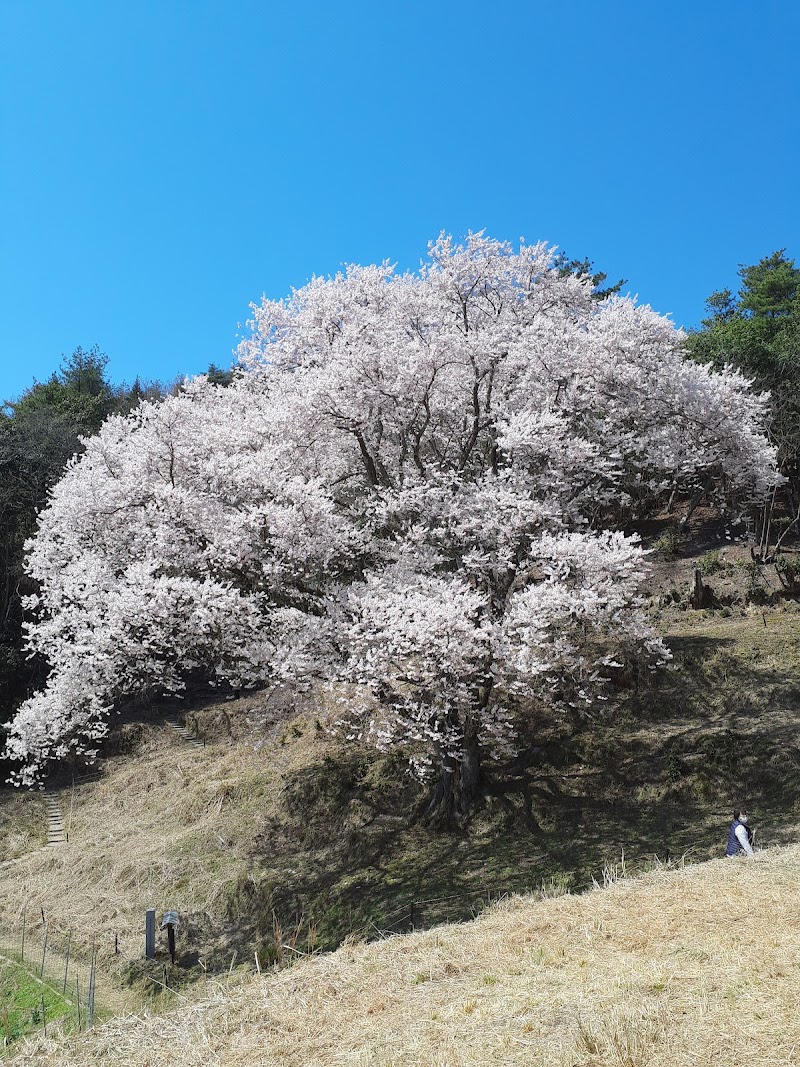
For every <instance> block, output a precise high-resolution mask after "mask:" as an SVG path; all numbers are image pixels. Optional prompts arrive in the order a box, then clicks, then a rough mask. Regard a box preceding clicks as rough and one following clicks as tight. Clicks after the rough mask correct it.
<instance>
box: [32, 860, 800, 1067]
mask: <svg viewBox="0 0 800 1067" xmlns="http://www.w3.org/2000/svg"><path fill="white" fill-rule="evenodd" d="M798 886H800V847H798V846H791V847H789V848H786V849H773V850H768V851H766V852H763V853H761V854H760V855H759V856H757V858H756V859H755V860H754V861H748V860H735V861H727V860H716V861H714V862H710V863H703V864H697V865H693V866H687V867H685V868H679V869H673V870H661V871H653V872H651V873H649V874H647V875H644V876H642V877H640V878H639V879H636V880H627V881H626V880H623V881H617V882H613V883H612V884H611V885H610V886H608V887H607V888H604V889H601V888H598V889H596V890H594V891H590V892H588V893H585V894H583V895H580V896H571V895H567V896H562V897H560V898H556V899H550V900H534V899H531V898H519V897H518V898H512V899H510V900H506V901H503V902H501V903H500V904H498V905H495V906H494V907H493V908H491V909H490V910H488V911H487V912H485V913H484V914H483V915H482V916H481V917H480V918H478V919H477V920H476V921H474V922H471V923H467V924H456V925H450V926H444V927H438V928H436V929H433V930H430V931H427V932H425V933H417V934H412V935H405V936H398V937H393V938H391V939H389V940H387V941H382V942H378V943H373V944H348V945H345V946H343V947H342V948H340V949H339V950H338V951H337V952H335V953H332V954H324V955H322V956H318V957H315V958H311V959H308V960H305V961H301V962H300V963H298V964H297V965H296V966H295V967H292V968H290V969H289V970H286V971H278V972H273V973H271V974H269V975H267V976H262V977H260V978H258V977H249V978H247V979H243V980H241V981H239V982H236V981H234V982H226V981H225V980H224V979H222V980H220V979H216V980H211V979H210V980H207V981H206V983H204V984H203V986H202V987H198V988H196V990H195V991H194V994H193V995H192V996H191V997H190V998H188V999H187V1000H186V1001H184V1002H183V1003H181V1005H180V1007H179V1008H178V1009H177V1010H174V1011H170V1012H168V1013H167V1014H165V1015H159V1016H150V1017H145V1018H144V1019H131V1018H129V1019H125V1020H114V1021H112V1022H110V1023H108V1024H106V1025H104V1026H102V1027H99V1028H97V1029H96V1030H95V1031H92V1032H90V1033H89V1034H84V1035H82V1037H81V1038H78V1039H71V1040H70V1039H67V1040H62V1041H58V1042H54V1041H46V1040H43V1039H41V1038H40V1039H38V1040H34V1041H32V1042H28V1043H26V1044H25V1045H24V1046H22V1047H20V1048H19V1049H18V1052H17V1054H16V1055H15V1056H14V1057H13V1059H12V1060H11V1063H12V1064H14V1065H15V1067H24V1065H31V1067H32V1065H34V1064H35V1065H36V1067H72V1065H75V1067H77V1065H80V1067H93V1065H100V1064H102V1065H103V1067H155V1065H156V1064H157V1065H158V1067H170V1065H174V1067H195V1065H196V1067H200V1065H201V1064H202V1065H203V1067H270V1065H273V1064H274V1065H276V1067H277V1065H279V1064H280V1065H281V1067H332V1065H335V1064H339V1065H346V1064H349V1065H353V1067H355V1065H361V1067H367V1065H369V1067H406V1065H407V1067H412V1065H414V1067H434V1065H437V1067H438V1065H447V1067H501V1065H502V1067H514V1065H517V1064H519V1065H522V1064H525V1065H526V1067H545V1065H546V1067H690V1065H691V1067H711V1065H714V1067H733V1065H737V1064H738V1065H743V1067H744V1065H747V1067H775V1065H776V1064H789V1063H796V1062H797V1050H798V1048H800V1018H799V1017H798V1014H797V1003H798V1000H800V949H798V944H799V943H800V942H799V941H798V934H800V917H798V911H797V892H798Z"/></svg>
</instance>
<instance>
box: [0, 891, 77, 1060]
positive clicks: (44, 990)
mask: <svg viewBox="0 0 800 1067" xmlns="http://www.w3.org/2000/svg"><path fill="white" fill-rule="evenodd" d="M0 956H2V957H4V959H5V960H6V961H7V962H8V964H11V965H14V964H18V965H20V966H21V967H22V968H24V971H25V972H27V974H28V975H29V976H30V977H31V978H32V979H33V980H34V982H35V983H38V986H40V987H41V989H40V993H41V995H38V994H32V992H31V990H30V989H29V990H28V991H27V993H26V994H25V996H24V997H20V998H19V1003H18V1004H13V1003H12V1004H11V1005H9V1004H4V1006H3V1008H2V1009H0V1024H2V1026H3V1027H4V1029H5V1030H6V1031H7V1032H6V1034H5V1039H6V1040H7V1039H8V1038H10V1037H11V1033H10V1028H11V1024H10V1021H9V1020H10V1016H11V1011H12V1010H13V1012H14V1030H15V1031H16V1032H18V1033H23V1032H28V1031H31V1030H35V1029H39V1028H40V1027H42V1028H44V1029H45V1031H46V1030H47V1027H48V1025H55V1024H56V1023H57V1024H58V1026H59V1028H60V1029H62V1030H65V1031H79V1030H86V1029H89V1028H90V1027H91V1026H93V1025H94V1021H95V1001H96V995H97V988H98V968H97V952H96V949H95V947H94V946H93V945H91V944H86V943H85V942H83V941H81V940H80V939H79V938H77V937H75V936H73V933H72V931H71V930H63V929H59V928H58V927H57V926H54V925H52V924H51V923H49V922H48V920H47V918H46V916H45V914H44V912H43V911H42V910H41V909H39V910H38V911H36V912H33V911H29V910H28V909H26V910H25V911H23V913H22V915H21V916H20V919H19V922H18V925H17V926H16V927H15V928H13V929H8V928H5V929H4V928H0ZM7 996H8V994H7ZM9 1000H11V1001H13V998H12V997H9Z"/></svg>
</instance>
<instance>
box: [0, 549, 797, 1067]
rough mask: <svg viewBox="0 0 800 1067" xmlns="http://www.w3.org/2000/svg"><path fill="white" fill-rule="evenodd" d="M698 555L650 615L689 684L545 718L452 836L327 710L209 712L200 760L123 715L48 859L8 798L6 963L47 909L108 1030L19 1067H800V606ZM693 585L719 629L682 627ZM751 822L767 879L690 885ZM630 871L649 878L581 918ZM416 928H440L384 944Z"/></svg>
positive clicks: (70, 805) (283, 703)
mask: <svg viewBox="0 0 800 1067" xmlns="http://www.w3.org/2000/svg"><path fill="white" fill-rule="evenodd" d="M705 547H707V546H702V545H701V546H700V548H697V546H694V548H692V551H694V555H691V554H688V555H685V558H678V559H673V560H672V561H664V562H662V563H661V564H660V565H659V566H658V568H657V571H656V575H655V577H654V579H653V582H652V583H651V588H650V590H649V594H650V601H651V606H652V611H653V613H654V616H655V618H656V619H657V623H658V626H659V628H660V629H661V631H662V633H663V634H664V635H665V637H666V639H667V641H668V643H669V645H670V647H671V649H672V651H673V653H674V661H673V665H672V667H671V668H670V669H669V670H666V671H663V672H660V673H659V674H658V675H657V676H655V677H654V678H653V679H652V680H651V682H650V683H649V684H648V685H645V686H643V687H641V688H639V689H625V688H623V689H621V690H620V693H619V697H618V699H617V700H616V701H614V702H612V704H611V705H609V706H608V707H607V710H606V711H605V712H604V713H603V714H599V715H597V716H590V717H588V718H587V719H586V720H585V721H584V722H582V723H579V724H576V723H567V722H558V721H542V722H534V723H533V724H532V727H531V730H530V734H529V736H528V737H526V738H523V742H524V744H523V750H522V752H521V753H520V756H519V757H518V758H517V759H516V760H515V761H513V763H511V764H509V766H507V767H505V768H501V770H500V773H495V774H494V775H493V776H492V777H491V778H490V779H489V780H488V782H487V787H486V792H485V796H484V798H483V801H482V804H481V806H480V807H479V809H478V811H477V812H476V813H475V816H474V818H473V819H472V820H471V821H470V822H469V824H467V825H465V826H461V827H455V828H453V829H452V830H451V831H448V832H444V831H437V832H434V831H433V830H429V829H427V828H426V827H424V826H423V825H420V824H419V822H418V821H415V810H416V809H417V805H418V803H419V801H420V798H421V796H422V793H421V792H420V790H419V787H418V786H417V785H415V784H414V783H413V782H412V781H411V780H410V779H409V778H408V777H407V776H406V775H405V774H404V773H403V766H402V760H398V759H394V758H391V757H386V756H377V755H376V754H375V753H371V752H367V751H364V750H360V749H358V748H352V747H351V748H347V747H342V746H341V745H339V744H337V743H335V742H334V741H333V740H332V739H331V737H330V736H329V735H328V734H327V733H326V731H325V728H324V727H325V704H324V701H323V700H322V699H321V697H320V694H316V695H315V696H312V695H310V694H306V695H304V696H303V695H293V694H290V693H283V694H282V695H281V694H275V693H269V692H263V693H253V694H250V695H248V696H246V697H243V698H241V699H237V700H228V701H225V700H222V701H220V700H218V699H217V700H213V699H211V698H207V699H205V701H204V700H203V699H202V698H198V699H196V700H195V701H194V702H193V703H192V705H191V706H190V707H187V708H185V709H184V715H183V716H182V717H183V718H184V719H185V721H186V723H187V725H188V726H189V727H190V728H192V729H196V730H198V731H199V732H200V733H201V734H202V735H203V736H204V737H205V738H206V740H207V744H206V747H205V748H202V747H197V746H193V745H190V744H188V743H187V742H186V741H185V740H182V739H181V738H180V737H179V736H177V735H176V734H175V733H174V731H171V730H169V729H168V728H167V727H166V726H165V724H164V720H165V718H166V717H167V716H169V715H175V714H176V708H175V707H174V706H170V705H169V704H164V705H162V706H160V707H159V706H156V707H153V708H139V709H138V710H137V708H135V707H132V708H129V709H126V710H125V712H124V714H123V716H122V718H121V719H120V720H119V722H118V723H117V725H116V726H115V729H114V730H113V732H112V735H111V737H110V739H109V744H108V745H107V746H106V748H105V751H104V753H103V757H102V759H101V761H100V777H99V779H98V780H97V781H91V782H86V783H83V784H76V785H73V783H72V780H71V778H70V776H69V774H65V775H63V776H62V777H61V778H60V779H58V778H56V779H54V780H52V781H51V782H49V783H48V785H49V787H50V788H51V789H55V790H57V791H58V792H59V796H60V801H61V810H62V814H63V817H64V822H65V825H66V828H67V829H68V831H69V841H68V843H65V844H63V845H59V846H57V847H56V848H52V849H49V848H48V849H45V848H41V845H42V844H43V843H44V840H45V821H44V805H43V804H42V799H41V796H40V795H39V794H37V793H16V792H14V791H12V790H8V789H3V790H0V863H2V864H3V866H2V869H0V942H2V941H3V938H4V936H5V935H6V934H8V932H11V935H12V937H13V936H16V935H15V933H14V932H15V931H19V928H20V922H21V920H22V917H23V915H25V916H27V920H26V921H27V923H28V927H27V929H28V934H29V936H30V937H31V938H33V939H34V940H35V935H36V933H37V931H36V929H34V928H33V927H35V926H36V925H37V924H38V923H39V918H37V917H41V916H42V914H44V916H45V917H46V920H47V925H48V933H49V936H50V942H49V944H50V949H49V951H54V950H55V951H57V949H58V946H59V945H62V946H63V945H64V944H65V943H66V937H67V936H68V932H70V933H71V936H72V941H71V945H72V952H73V955H75V954H78V955H80V953H81V952H83V953H84V956H86V955H87V952H88V947H89V946H91V945H92V944H93V945H94V947H95V948H96V950H97V961H98V968H99V973H98V988H97V997H98V1005H99V1012H100V1015H101V1017H103V1018H106V1017H107V1016H108V1013H109V1012H113V1013H115V1014H116V1016H117V1021H115V1022H107V1023H106V1024H105V1026H104V1028H102V1029H99V1030H98V1031H97V1032H96V1034H95V1035H93V1036H90V1037H87V1038H84V1039H81V1040H82V1041H83V1042H85V1044H81V1045H80V1046H74V1047H72V1046H69V1047H68V1046H66V1045H65V1046H58V1047H57V1046H55V1045H52V1046H50V1045H48V1046H45V1045H34V1046H29V1047H27V1049H21V1048H18V1049H17V1060H18V1062H20V1063H22V1062H24V1063H41V1064H43V1065H48V1064H52V1065H55V1064H61V1063H63V1064H65V1065H67V1064H73V1063H74V1064H78V1063H86V1064H87V1065H92V1064H95V1063H101V1062H103V1063H108V1064H109V1065H112V1067H116V1065H117V1064H124V1063H130V1064H153V1065H155V1064H162V1063H163V1064H168V1063H175V1064H178V1063H180V1064H192V1063H200V1062H203V1063H219V1064H231V1065H233V1067H237V1065H239V1064H248V1065H249V1064H261V1063H264V1064H273V1063H276V1064H277V1063H282V1064H298V1065H299V1064H328V1063H330V1064H340V1063H341V1064H350V1063H352V1064H364V1065H365V1067H366V1065H367V1064H373V1063H375V1064H386V1065H389V1064H397V1065H400V1064H403V1065H405V1064H431V1065H433V1064H437V1065H450V1064H453V1065H461V1064H464V1065H467V1064H478V1063H481V1064H483V1063H486V1064H495V1063H496V1064H501V1063H526V1064H538V1063H542V1064H545V1063H546V1064H554V1065H555V1067H562V1065H567V1064H581V1065H586V1067H588V1065H591V1064H594V1065H599V1064H609V1065H618V1067H637V1065H639V1064H649V1063H653V1064H682V1063H686V1064H689V1063H700V1064H702V1063H712V1062H721V1063H731V1064H734V1063H739V1062H741V1063H745V1062H746V1063H748V1064H756V1065H757V1064H759V1063H764V1064H766V1063H784V1062H785V1063H791V1062H794V1060H793V1059H792V1057H793V1056H795V1053H794V1051H793V1045H792V1038H791V1035H792V1033H793V1032H794V1031H793V1030H792V1027H793V1026H794V1024H793V1023H792V1021H791V1011H790V1009H791V1006H792V1005H793V1004H794V1003H796V1002H797V995H796V994H797V992H798V990H797V984H796V981H795V966H796V963H795V955H794V954H793V952H794V950H793V948H792V938H793V937H794V936H795V933H796V922H795V919H794V916H793V913H792V907H793V899H794V898H793V894H795V895H796V884H797V879H798V876H799V874H798V872H799V871H800V854H798V852H797V851H796V850H795V849H794V847H793V846H792V847H790V848H788V849H782V848H781V847H780V846H782V845H787V844H788V845H791V843H792V842H794V841H797V840H798V839H800V817H799V816H798V813H799V812H800V745H798V740H797V736H796V734H797V731H796V724H797V717H798V711H800V682H798V678H799V677H800V673H799V672H800V606H799V605H798V603H797V601H796V600H793V599H791V598H787V597H784V596H782V595H781V593H780V590H779V589H777V587H776V586H775V581H774V580H773V587H772V588H770V587H769V586H768V585H767V586H765V584H764V581H763V580H762V577H761V575H755V574H754V572H753V569H752V568H751V567H750V564H749V557H748V555H747V553H746V551H745V549H744V548H743V546H736V547H734V548H733V549H729V550H727V552H726V556H727V558H724V557H721V556H720V554H719V553H717V552H716V551H715V550H714V549H713V548H712V550H711V551H710V552H707V551H705ZM695 548H697V550H696V551H695ZM695 566H700V567H703V568H704V575H705V578H706V580H707V581H708V582H709V583H710V584H711V585H712V586H713V588H714V592H715V602H714V606H713V608H711V609H707V610H691V609H690V608H689V607H688V604H687V598H686V594H687V590H688V588H689V579H690V576H691V572H692V570H693V568H694V567H695ZM766 573H767V581H768V580H769V574H768V572H766ZM773 579H774V576H773ZM756 580H758V582H759V583H760V586H759V589H755V588H754V587H753V586H754V583H755V582H756ZM739 799H742V800H744V801H745V802H746V803H747V804H748V806H749V808H750V810H751V813H752V814H753V816H754V821H755V825H756V831H757V843H758V844H759V845H760V846H761V847H762V848H763V849H764V851H763V852H761V854H760V856H759V859H758V861H757V862H755V863H753V864H749V865H748V864H744V865H739V864H733V865H731V864H726V863H722V862H720V863H717V862H711V863H704V862H701V861H704V860H707V859H711V858H713V857H715V856H719V854H720V851H721V848H722V845H723V844H724V838H725V833H726V831H727V824H728V822H729V820H730V809H731V807H732V806H733V804H734V803H735V802H736V801H738V800H739ZM765 846H766V847H765ZM623 851H624V855H625V860H626V863H627V868H628V871H629V872H637V873H639V874H641V873H642V872H648V871H650V873H644V876H643V877H642V878H641V879H640V880H635V881H631V882H627V881H622V882H619V883H617V884H614V885H612V886H611V887H610V888H609V889H607V890H604V891H603V892H594V891H593V892H589V893H588V894H586V893H583V891H584V890H586V889H587V888H588V887H589V886H590V885H591V884H592V880H593V878H594V879H597V880H599V881H601V882H602V880H603V876H602V871H603V869H604V867H608V866H609V865H612V866H613V864H614V863H616V862H618V861H619V859H620V856H621V854H622V852H623ZM684 860H688V861H689V862H688V863H687V864H686V866H684V865H683V864H684ZM665 867H669V868H670V869H665ZM652 868H655V869H654V870H653V869H652ZM673 868H674V869H673ZM570 893H572V894H573V895H570ZM561 894H566V895H563V896H562V895H561ZM501 896H502V897H503V898H504V899H505V902H504V903H502V904H499V905H495V906H494V907H493V908H492V909H491V910H490V911H489V912H487V913H483V914H481V913H482V910H483V908H484V907H485V905H486V904H487V902H488V901H490V900H496V899H497V898H498V897H501ZM542 897H549V898H552V899H544V900H543V899H541V898H542ZM411 904H413V905H414V910H413V913H411V912H410V905H411ZM148 907H153V908H155V909H157V911H158V912H159V913H160V912H162V911H164V910H165V909H168V908H173V909H176V910H177V911H179V912H180V914H181V917H182V925H181V927H180V929H179V935H178V958H177V962H176V965H175V966H174V967H173V966H172V965H170V964H169V963H168V961H167V959H166V955H165V945H164V944H163V943H162V941H161V939H160V940H159V947H158V962H157V964H155V965H149V964H145V963H144V961H143V960H142V955H143V940H144V938H143V917H144V911H145V909H146V908H148ZM474 915H478V916H479V918H478V919H477V921H476V922H475V923H474V924H467V925H459V924H458V923H459V922H460V921H461V920H466V919H469V918H470V917H471V916H474ZM412 918H413V925H414V926H415V927H416V928H417V930H418V931H422V930H424V929H425V928H428V927H435V929H431V930H429V932H427V933H425V932H417V933H415V934H413V935H411V936H410V937H408V938H405V937H404V938H392V937H390V938H388V939H387V938H386V936H385V935H386V934H388V933H392V932H401V931H405V930H408V929H409V926H410V925H411V920H412ZM448 920H449V921H451V922H452V921H453V920H456V923H455V924H454V925H439V924H442V923H444V922H445V921H448ZM32 921H33V925H31V923H32ZM43 928H44V927H43V926H42V929H43ZM59 938H60V940H59ZM345 938H346V939H347V940H346V944H345V947H344V948H342V949H340V950H339V951H338V952H336V953H334V954H324V953H322V952H321V951H320V950H323V949H333V948H335V947H336V946H337V945H339V944H340V943H341V942H342V940H343V939H345ZM370 941H374V942H375V944H374V945H373V944H366V942H370ZM4 943H5V942H4ZM9 944H10V942H9ZM286 944H288V945H290V947H289V948H284V945H286ZM298 950H303V951H304V952H306V951H310V950H313V953H312V955H311V958H308V959H304V960H303V961H302V962H301V963H300V964H299V965H297V966H295V967H292V968H290V969H285V968H284V969H275V968H274V967H273V963H274V962H277V963H285V962H287V960H289V959H291V958H292V957H294V956H296V955H300V953H299V951H298ZM256 954H257V955H258V960H259V963H260V965H261V966H262V967H263V970H264V975H263V976H262V977H260V978H258V977H252V978H251V977H250V976H249V975H248V974H247V973H245V972H246V971H247V970H248V968H249V970H251V971H252V970H253V969H254V964H255V959H256ZM84 962H85V961H84ZM165 966H166V967H167V971H168V974H167V980H168V984H169V986H170V988H171V989H172V990H173V992H172V993H170V994H169V995H166V996H165V995H163V994H162V993H161V992H160V986H159V985H158V984H157V983H158V981H160V980H163V978H164V967H165ZM770 976H772V977H770ZM156 1009H157V1010H158V1013H159V1014H153V1015H152V1016H151V1017H149V1018H145V1019H144V1021H142V1020H141V1019H138V1018H137V1019H131V1020H129V1021H124V1020H125V1017H126V1016H127V1015H132V1014H136V1015H138V1016H141V1014H142V1012H143V1011H144V1012H145V1013H146V1012H148V1011H150V1012H155V1011H156ZM162 1012H166V1014H161V1013H162ZM782 1042H783V1043H782ZM104 1043H105V1044H104ZM117 1046H118V1047H119V1049H120V1053H119V1057H118V1058H115V1056H116V1053H114V1054H112V1052H111V1051H109V1050H110V1049H112V1047H117ZM137 1047H138V1048H139V1051H138V1052H137V1051H136V1049H137ZM104 1048H105V1049H106V1052H104V1051H103V1049H104ZM70 1049H71V1050H70ZM706 1050H708V1051H706ZM37 1057H39V1058H37ZM148 1057H149V1058H148ZM715 1057H716V1058H715ZM737 1057H738V1058H737ZM759 1057H760V1059H759ZM781 1057H782V1058H781Z"/></svg>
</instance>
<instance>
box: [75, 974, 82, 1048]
mask: <svg viewBox="0 0 800 1067" xmlns="http://www.w3.org/2000/svg"><path fill="white" fill-rule="evenodd" d="M75 1003H76V1005H77V1006H78V1033H80V1032H81V987H80V984H79V981H78V976H77V974H76V975H75Z"/></svg>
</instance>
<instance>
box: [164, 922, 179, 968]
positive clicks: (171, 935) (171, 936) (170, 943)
mask: <svg viewBox="0 0 800 1067" xmlns="http://www.w3.org/2000/svg"><path fill="white" fill-rule="evenodd" d="M180 921H181V920H180V916H179V915H178V913H177V911H165V912H164V914H163V915H162V916H161V929H162V930H166V931H167V947H168V948H169V958H170V960H171V961H172V963H174V962H175V928H176V927H177V926H179V925H180Z"/></svg>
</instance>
